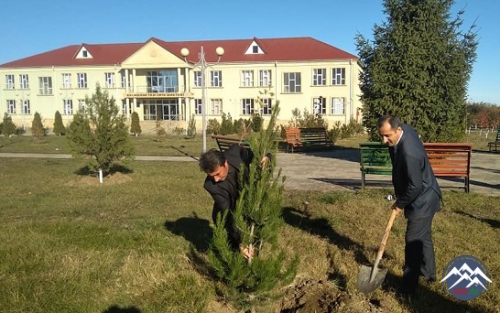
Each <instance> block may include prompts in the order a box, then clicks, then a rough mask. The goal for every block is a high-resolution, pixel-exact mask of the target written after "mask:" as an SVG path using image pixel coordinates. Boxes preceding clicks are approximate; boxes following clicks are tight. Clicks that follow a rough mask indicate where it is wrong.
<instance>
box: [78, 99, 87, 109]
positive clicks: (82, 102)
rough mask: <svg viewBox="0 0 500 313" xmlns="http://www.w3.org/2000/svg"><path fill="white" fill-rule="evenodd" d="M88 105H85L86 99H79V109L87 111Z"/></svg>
mask: <svg viewBox="0 0 500 313" xmlns="http://www.w3.org/2000/svg"><path fill="white" fill-rule="evenodd" d="M85 108H86V105H85V100H83V99H79V100H78V111H80V112H83V111H85Z"/></svg>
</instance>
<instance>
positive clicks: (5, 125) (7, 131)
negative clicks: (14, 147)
mask: <svg viewBox="0 0 500 313" xmlns="http://www.w3.org/2000/svg"><path fill="white" fill-rule="evenodd" d="M2 134H3V135H4V136H5V137H9V136H10V135H13V134H18V130H17V128H16V124H14V122H12V117H10V115H9V114H8V113H5V114H4V116H3V122H2Z"/></svg>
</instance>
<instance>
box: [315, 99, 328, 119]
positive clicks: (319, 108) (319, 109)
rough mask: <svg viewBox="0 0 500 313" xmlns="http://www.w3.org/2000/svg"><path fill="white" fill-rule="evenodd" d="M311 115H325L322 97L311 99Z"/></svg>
mask: <svg viewBox="0 0 500 313" xmlns="http://www.w3.org/2000/svg"><path fill="white" fill-rule="evenodd" d="M313 113H314V115H318V114H320V115H323V114H326V99H325V98H323V97H319V98H314V99H313Z"/></svg>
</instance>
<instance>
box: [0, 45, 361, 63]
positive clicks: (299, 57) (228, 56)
mask: <svg viewBox="0 0 500 313" xmlns="http://www.w3.org/2000/svg"><path fill="white" fill-rule="evenodd" d="M151 40H152V41H154V42H156V43H157V44H158V45H160V46H162V47H163V48H165V49H166V50H168V51H170V52H171V53H172V54H174V55H176V56H178V57H179V58H181V59H182V58H183V56H182V55H181V52H180V51H181V49H182V48H188V49H189V56H188V57H187V58H188V61H189V62H192V63H194V62H197V61H198V53H199V52H200V49H201V47H203V48H204V51H205V56H206V60H207V61H208V62H215V61H216V60H217V55H216V53H215V49H216V48H217V47H223V48H224V56H223V57H222V60H221V62H244V63H246V62H274V61H312V60H345V59H356V60H357V59H358V57H357V56H355V55H352V54H350V53H348V52H345V51H343V50H340V49H338V48H336V47H333V46H331V45H328V44H326V43H324V42H321V41H319V40H316V39H314V38H311V37H297V38H271V39H257V38H253V39H237V40H207V41H179V42H167V41H163V40H160V39H157V38H151V39H149V40H147V41H146V42H145V43H118V44H81V45H71V46H66V47H63V48H59V49H55V50H51V51H48V52H44V53H40V54H36V55H33V56H30V57H27V58H24V59H19V60H15V61H12V62H8V63H5V64H2V65H0V67H3V68H10V67H47V66H79V65H82V66H92V65H114V64H121V63H122V62H123V61H125V60H126V59H127V58H128V57H130V56H131V55H132V54H134V53H135V52H136V51H137V50H139V49H140V48H141V47H143V46H144V45H145V44H146V43H148V42H149V41H151ZM254 41H255V42H256V43H257V44H258V45H259V46H260V48H261V49H262V50H263V51H264V54H245V51H247V49H248V48H249V47H250V45H251V44H252V42H254ZM82 47H85V49H87V51H88V52H89V53H90V54H91V55H92V58H88V59H77V58H76V55H77V53H78V52H79V51H80V50H81V48H82Z"/></svg>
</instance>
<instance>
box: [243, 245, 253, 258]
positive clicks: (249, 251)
mask: <svg viewBox="0 0 500 313" xmlns="http://www.w3.org/2000/svg"><path fill="white" fill-rule="evenodd" d="M240 253H241V255H243V257H244V258H245V259H252V258H253V253H254V250H253V247H252V246H251V245H250V246H249V247H247V246H244V245H240Z"/></svg>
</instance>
